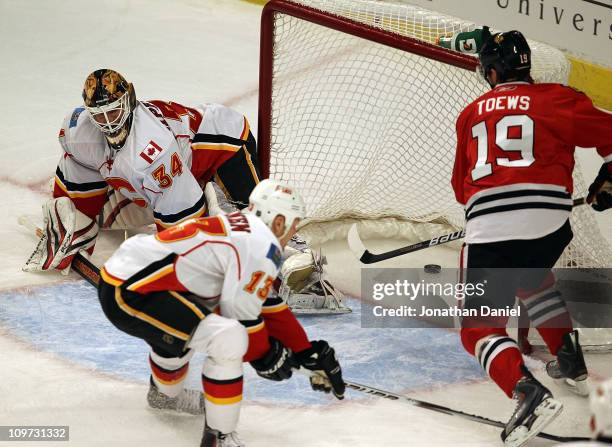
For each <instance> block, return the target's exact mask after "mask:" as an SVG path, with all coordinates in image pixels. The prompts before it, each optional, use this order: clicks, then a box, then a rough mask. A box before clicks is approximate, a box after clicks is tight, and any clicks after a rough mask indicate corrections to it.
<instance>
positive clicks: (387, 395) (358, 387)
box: [296, 368, 590, 442]
mask: <svg viewBox="0 0 612 447" xmlns="http://www.w3.org/2000/svg"><path fill="white" fill-rule="evenodd" d="M296 371H297V372H299V373H301V374H302V375H307V376H310V375H313V374H317V373H316V372H312V371H308V370H306V369H303V368H300V369H298V370H296ZM344 384H345V385H346V387H347V388H349V389H351V390H355V391H359V392H360V393H365V394H371V395H372V396H377V397H381V398H383V399H388V400H395V401H398V402H402V403H404V404H408V405H412V406H414V407H419V408H425V409H426V410H431V411H435V412H438V413H444V414H447V415H449V416H457V417H460V418H463V419H468V420H470V421H473V422H478V423H480V424H485V425H491V426H493V427H497V428H502V429H503V428H505V427H506V424H505V423H504V422H501V421H496V420H494V419H489V418H486V417H484V416H478V415H475V414H470V413H465V412H463V411H459V410H454V409H452V408H449V407H445V406H443V405H438V404H434V403H432V402H426V401H423V400H418V399H413V398H411V397H408V396H403V395H401V394H396V393H392V392H390V391H384V390H381V389H378V388H374V387H371V386H368V385H362V384H360V383H356V382H352V381H350V380H345V381H344ZM536 436H539V437H540V438H543V439H548V440H550V441H555V442H576V441H588V440H590V438H585V437H580V436H559V435H553V434H550V433H545V432H540V433H538V434H537V435H536Z"/></svg>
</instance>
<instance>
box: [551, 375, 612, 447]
mask: <svg viewBox="0 0 612 447" xmlns="http://www.w3.org/2000/svg"><path fill="white" fill-rule="evenodd" d="M590 407H591V422H590V428H591V435H592V437H593V441H591V442H570V443H565V444H558V447H561V446H563V447H566V446H567V447H610V446H612V379H608V380H606V381H605V382H602V383H601V384H599V385H598V386H597V387H596V388H595V389H594V390H593V391H591V397H590Z"/></svg>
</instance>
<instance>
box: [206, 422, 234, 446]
mask: <svg viewBox="0 0 612 447" xmlns="http://www.w3.org/2000/svg"><path fill="white" fill-rule="evenodd" d="M200 447H245V444H244V443H243V442H242V441H241V440H240V438H239V437H238V433H236V432H235V431H233V432H231V433H227V434H224V433H220V432H219V430H215V429H214V428H210V427H209V426H208V425H206V424H204V434H203V435H202V442H201V443H200Z"/></svg>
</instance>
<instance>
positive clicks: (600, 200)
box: [587, 162, 612, 211]
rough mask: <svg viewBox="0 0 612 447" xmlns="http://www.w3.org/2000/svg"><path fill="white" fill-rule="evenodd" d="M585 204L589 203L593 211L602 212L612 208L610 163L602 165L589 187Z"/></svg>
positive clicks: (611, 165)
mask: <svg viewBox="0 0 612 447" xmlns="http://www.w3.org/2000/svg"><path fill="white" fill-rule="evenodd" d="M587 203H590V204H591V206H592V207H593V209H594V210H595V211H604V210H607V209H608V208H612V162H608V163H604V164H603V165H602V166H601V169H600V170H599V173H598V174H597V177H595V180H594V181H593V183H592V184H591V186H589V195H588V196H587Z"/></svg>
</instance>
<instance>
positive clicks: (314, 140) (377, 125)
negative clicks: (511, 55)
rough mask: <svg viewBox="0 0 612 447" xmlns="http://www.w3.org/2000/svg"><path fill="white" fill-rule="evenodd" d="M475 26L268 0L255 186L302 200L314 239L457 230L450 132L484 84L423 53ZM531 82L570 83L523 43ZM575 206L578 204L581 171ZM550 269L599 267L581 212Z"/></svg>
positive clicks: (466, 65) (405, 11) (449, 58)
mask: <svg viewBox="0 0 612 447" xmlns="http://www.w3.org/2000/svg"><path fill="white" fill-rule="evenodd" d="M474 27H475V24H474V23H470V22H467V21H463V20H460V19H457V18H454V17H449V16H445V15H442V14H439V13H435V12H432V11H428V10H425V9H422V8H419V7H415V6H410V5H406V4H393V3H380V2H376V1H367V0H292V1H285V0H272V1H271V2H269V3H268V4H267V5H266V7H265V8H264V13H263V16H262V37H261V62H260V64H261V65H260V98H259V102H260V106H259V107H260V110H259V132H258V140H259V146H260V166H261V167H262V171H263V172H262V173H263V175H264V177H266V176H268V175H269V176H270V177H273V178H276V179H281V180H283V181H286V182H287V183H289V184H292V185H294V186H295V187H297V188H299V190H300V191H301V192H302V193H303V195H304V197H305V199H306V202H307V207H308V213H309V216H310V218H309V219H308V221H307V222H306V226H305V227H304V228H302V229H301V231H300V232H301V234H302V235H303V236H305V237H306V238H307V239H309V240H310V242H311V243H317V242H318V243H321V242H323V240H325V239H329V238H338V237H344V236H345V235H346V232H345V229H346V228H347V225H346V224H347V223H352V222H354V221H355V220H357V221H359V222H360V224H359V225H360V226H361V227H360V233H361V234H362V235H363V234H364V233H365V232H366V231H367V232H368V233H369V234H368V236H370V237H375V236H376V233H379V236H383V237H385V238H389V237H392V238H404V239H409V240H414V241H415V242H416V241H418V240H424V239H429V238H431V237H433V236H435V235H440V234H445V233H447V232H451V231H455V230H456V229H458V228H460V227H462V226H463V224H464V215H463V210H462V208H461V207H460V206H459V205H458V204H457V203H456V201H455V199H454V195H453V192H452V189H451V187H450V177H451V172H452V167H453V160H454V151H455V129H454V123H455V120H456V118H457V116H458V115H459V113H460V112H461V110H462V109H463V108H464V107H465V106H466V105H467V104H468V103H470V102H471V101H472V100H474V99H475V98H476V97H478V96H479V95H481V94H483V93H484V92H485V91H487V89H488V85H486V84H485V82H484V81H483V80H482V78H481V77H480V76H477V74H476V72H475V69H476V65H477V60H476V58H474V57H471V56H468V55H463V54H459V53H456V52H451V51H447V50H445V49H442V48H440V47H437V46H435V45H434V42H435V39H436V38H437V37H439V36H441V35H448V34H452V33H455V32H457V31H460V30H461V31H466V30H472V29H474ZM529 43H530V46H531V48H532V59H533V70H532V71H533V77H534V78H535V80H536V81H537V82H560V83H567V80H568V75H569V63H568V61H567V60H566V58H565V57H564V55H563V53H561V52H560V51H559V50H557V49H555V48H552V47H550V46H547V45H544V44H541V43H538V42H533V41H530V42H529ZM574 186H575V192H574V197H576V198H577V197H582V196H584V195H585V194H586V184H585V182H584V180H583V178H582V174H581V170H580V167H579V166H577V168H576V169H575V175H574ZM572 226H573V229H574V232H575V237H574V240H573V241H572V243H571V245H570V246H569V247H568V248H567V250H566V252H565V253H564V255H563V257H562V259H560V261H559V266H567V267H581V268H590V267H609V266H610V265H611V264H612V250H611V249H610V246H609V244H607V242H606V240H605V239H604V237H603V236H602V234H601V233H600V231H599V229H598V226H597V224H596V222H595V219H594V216H593V213H592V211H591V210H590V208H589V207H586V206H582V207H577V208H575V210H574V212H573V213H572Z"/></svg>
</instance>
